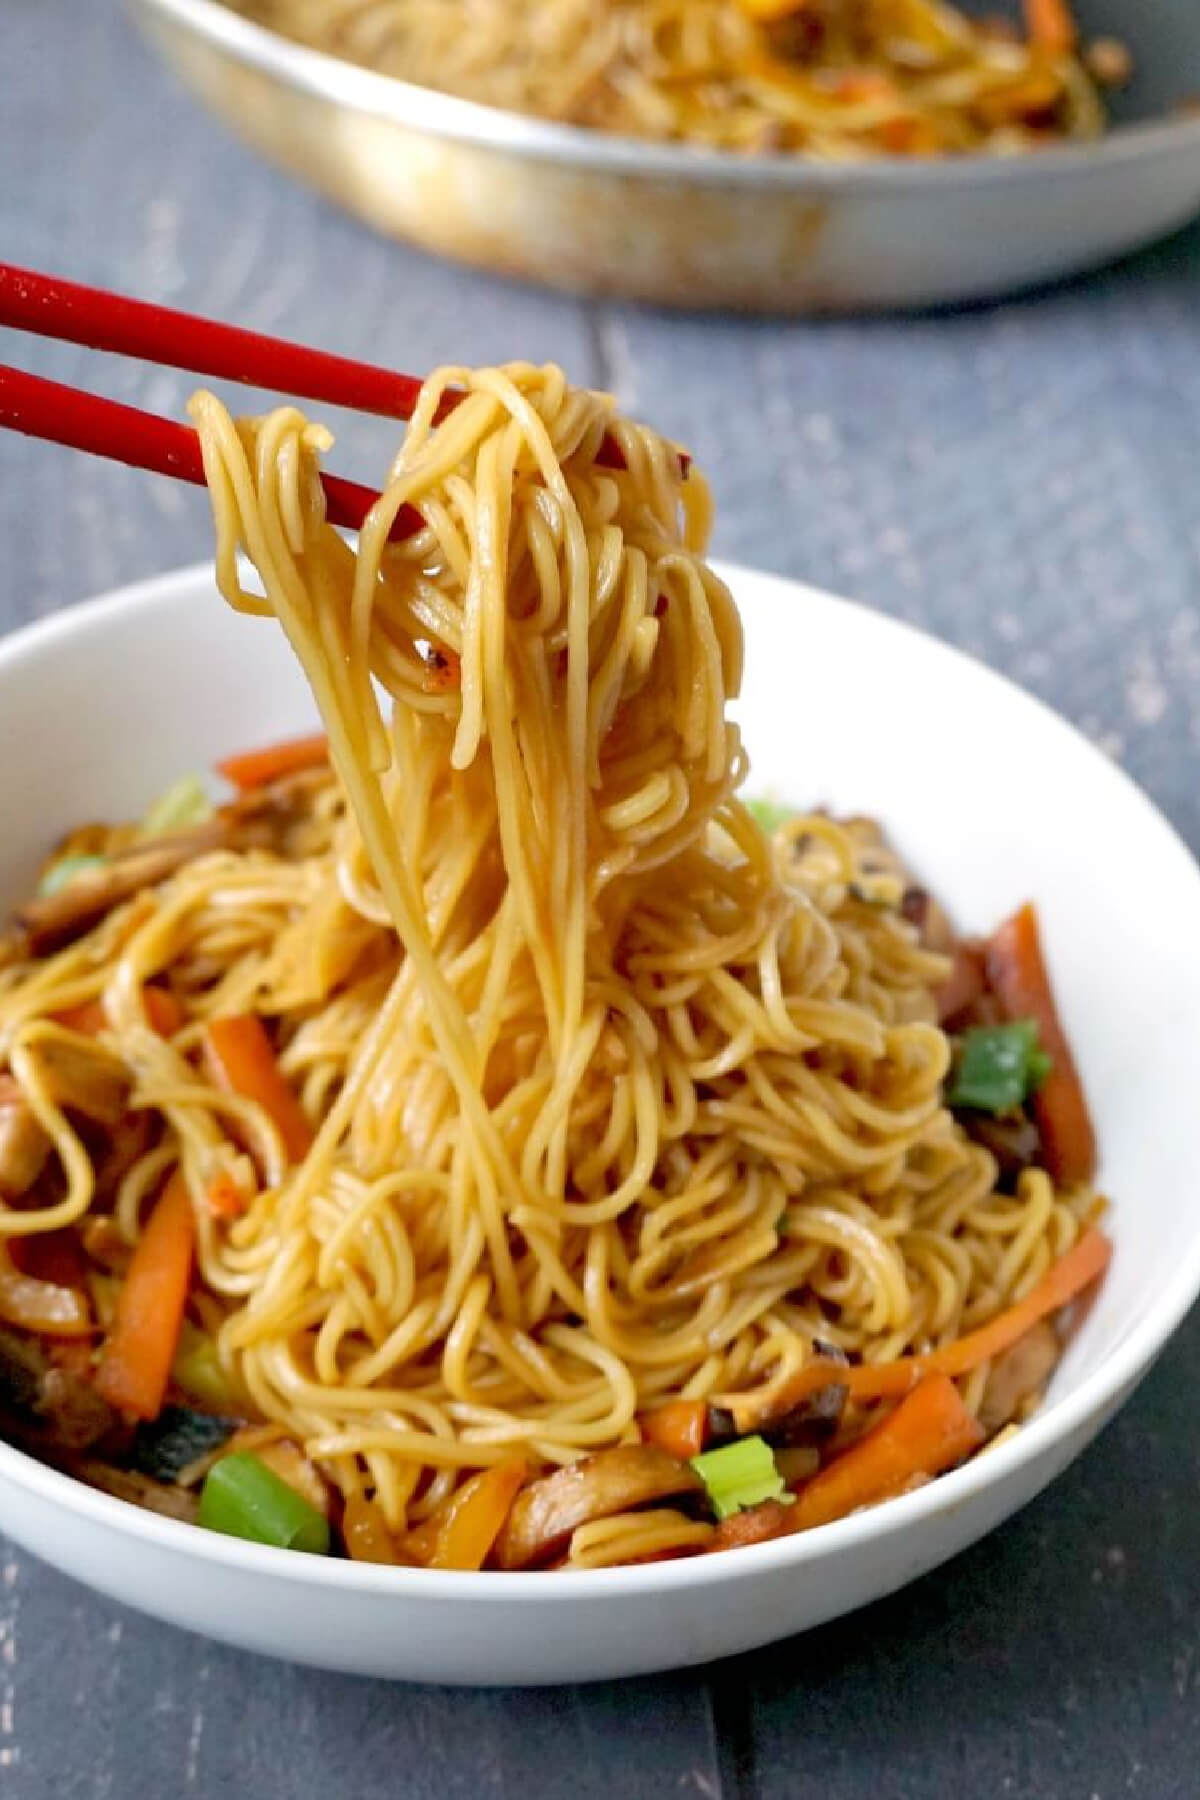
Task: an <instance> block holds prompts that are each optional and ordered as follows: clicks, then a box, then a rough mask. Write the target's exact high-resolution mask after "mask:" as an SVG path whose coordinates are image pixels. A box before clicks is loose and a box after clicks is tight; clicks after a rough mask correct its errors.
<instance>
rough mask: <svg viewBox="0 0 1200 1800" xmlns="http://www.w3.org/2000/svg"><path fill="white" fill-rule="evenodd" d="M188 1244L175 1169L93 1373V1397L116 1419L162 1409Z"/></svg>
mask: <svg viewBox="0 0 1200 1800" xmlns="http://www.w3.org/2000/svg"><path fill="white" fill-rule="evenodd" d="M194 1238H195V1221H194V1218H193V1214H192V1202H191V1198H190V1196H189V1194H188V1190H187V1183H186V1182H185V1180H184V1178H183V1175H182V1173H181V1172H180V1171H178V1170H176V1172H175V1174H174V1175H172V1177H171V1179H170V1180H169V1181H168V1183H167V1185H166V1187H165V1188H164V1189H163V1191H162V1194H161V1195H160V1196H159V1199H158V1201H157V1202H156V1204H155V1207H154V1211H153V1212H152V1213H151V1215H150V1218H149V1220H148V1222H147V1224H146V1227H145V1230H144V1231H143V1232H142V1235H141V1237H140V1238H139V1239H138V1243H137V1248H136V1249H135V1251H134V1253H133V1260H132V1261H131V1262H130V1265H129V1272H128V1274H127V1275H126V1277H125V1280H124V1282H123V1283H122V1284H121V1289H120V1292H119V1293H118V1295H117V1313H116V1318H115V1320H114V1321H113V1327H112V1330H111V1331H110V1332H109V1334H108V1337H107V1338H106V1340H105V1343H104V1348H103V1350H102V1351H101V1355H100V1366H99V1368H98V1369H97V1371H96V1387H97V1389H98V1391H99V1392H100V1394H101V1395H102V1396H103V1398H104V1399H105V1400H107V1401H108V1404H109V1405H110V1406H112V1407H114V1408H115V1409H116V1410H117V1411H118V1412H124V1413H132V1414H133V1416H134V1417H135V1418H139V1419H153V1418H156V1417H157V1415H158V1414H159V1413H160V1412H161V1410H162V1404H163V1399H164V1397H165V1395H166V1391H167V1380H168V1378H169V1376H170V1373H171V1363H172V1361H173V1360H174V1356H175V1350H176V1347H177V1345H178V1343H179V1334H180V1330H181V1328H182V1325H183V1309H184V1305H185V1303H186V1301H187V1291H188V1280H189V1277H190V1275H191V1268H192V1245H193V1241H194Z"/></svg>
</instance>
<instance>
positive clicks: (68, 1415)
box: [0, 1329, 116, 1450]
mask: <svg viewBox="0 0 1200 1800" xmlns="http://www.w3.org/2000/svg"><path fill="white" fill-rule="evenodd" d="M0 1412H3V1413H4V1414H5V1415H6V1416H7V1417H8V1418H9V1420H10V1422H11V1425H12V1429H13V1435H14V1436H16V1437H19V1438H22V1439H24V1440H27V1441H28V1442H29V1443H30V1444H31V1445H34V1446H44V1447H46V1448H54V1449H59V1450H86V1449H88V1448H89V1447H90V1446H91V1445H92V1444H97V1443H99V1442H100V1440H101V1439H102V1438H104V1437H106V1436H107V1435H108V1433H109V1432H110V1431H111V1430H112V1428H113V1426H114V1424H115V1422H116V1420H115V1416H114V1414H113V1413H112V1411H111V1410H110V1409H109V1407H108V1406H106V1405H105V1403H104V1401H103V1400H102V1399H101V1398H100V1396H99V1394H97V1392H96V1390H95V1389H94V1388H93V1387H92V1385H91V1383H90V1382H88V1381H85V1380H84V1379H83V1377H82V1376H80V1375H77V1374H75V1373H74V1372H73V1371H72V1370H71V1369H67V1368H60V1367H59V1366H58V1365H57V1364H56V1363H55V1362H54V1361H53V1359H52V1358H51V1356H50V1355H49V1354H48V1352H47V1351H46V1350H45V1349H44V1348H43V1346H42V1344H41V1343H39V1342H38V1340H37V1339H36V1338H33V1337H25V1336H23V1335H22V1334H21V1333H19V1332H15V1331H5V1330H3V1329H0Z"/></svg>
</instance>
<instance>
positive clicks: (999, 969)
mask: <svg viewBox="0 0 1200 1800" xmlns="http://www.w3.org/2000/svg"><path fill="white" fill-rule="evenodd" d="M987 973H988V980H989V983H990V985H991V988H992V991H993V992H994V993H995V995H996V996H997V998H998V999H999V1001H1000V1003H1001V1005H1002V1006H1003V1008H1004V1011H1005V1013H1006V1015H1007V1016H1008V1018H1010V1019H1032V1020H1033V1021H1034V1022H1035V1023H1036V1025H1037V1032H1038V1042H1039V1043H1040V1044H1041V1047H1042V1049H1043V1050H1044V1051H1045V1052H1046V1054H1047V1055H1048V1056H1049V1058H1050V1062H1051V1065H1052V1066H1051V1068H1050V1072H1049V1074H1048V1075H1047V1076H1046V1078H1045V1080H1044V1081H1043V1082H1042V1083H1041V1085H1040V1086H1039V1088H1038V1090H1037V1093H1036V1094H1035V1096H1034V1101H1033V1109H1034V1114H1035V1116H1036V1118H1037V1123H1038V1130H1039V1132H1040V1134H1041V1139H1042V1150H1043V1156H1044V1161H1045V1165H1046V1168H1047V1170H1048V1171H1049V1173H1050V1174H1051V1175H1052V1176H1053V1177H1054V1179H1055V1181H1057V1182H1060V1183H1061V1184H1062V1185H1063V1186H1064V1187H1070V1186H1072V1185H1073V1184H1075V1183H1076V1182H1083V1181H1090V1180H1091V1178H1092V1176H1093V1174H1094V1173H1095V1168H1096V1134H1095V1132H1094V1130H1093V1129H1092V1121H1091V1116H1090V1114H1089V1112H1088V1105H1087V1100H1086V1098H1085V1097H1084V1092H1083V1085H1082V1083H1081V1082H1080V1079H1079V1074H1078V1071H1077V1070H1076V1067H1075V1059H1074V1057H1073V1056H1072V1055H1071V1047H1070V1045H1069V1044H1068V1042H1067V1036H1066V1033H1065V1032H1064V1030H1063V1028H1062V1023H1061V1021H1060V1019H1059V1016H1058V1008H1057V1006H1056V1005H1055V1003H1054V992H1053V989H1052V988H1051V986H1050V977H1049V975H1048V973H1047V971H1046V962H1045V958H1044V956H1043V955H1042V942H1041V933H1040V931H1039V929H1038V919H1037V913H1036V911H1035V910H1034V908H1033V907H1032V906H1023V907H1022V908H1021V910H1020V911H1019V912H1018V913H1015V914H1014V915H1013V917H1012V918H1011V919H1009V920H1007V921H1006V922H1005V923H1004V924H1003V925H1001V927H1000V929H999V931H997V932H996V933H995V935H994V936H993V937H992V938H991V940H990V942H989V944H988V947H987Z"/></svg>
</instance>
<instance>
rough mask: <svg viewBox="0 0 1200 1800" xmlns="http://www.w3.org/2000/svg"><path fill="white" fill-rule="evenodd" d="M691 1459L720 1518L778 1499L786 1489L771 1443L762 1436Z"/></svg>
mask: <svg viewBox="0 0 1200 1800" xmlns="http://www.w3.org/2000/svg"><path fill="white" fill-rule="evenodd" d="M691 1463H692V1468H693V1469H695V1471H696V1473H697V1475H698V1476H699V1477H700V1479H701V1481H702V1482H703V1483H704V1485H705V1487H706V1488H707V1489H708V1497H709V1499H710V1500H711V1501H712V1504H713V1510H714V1511H715V1513H716V1515H717V1517H718V1519H727V1518H728V1517H729V1515H730V1513H735V1512H741V1511H742V1510H743V1508H745V1507H747V1506H757V1505H758V1504H759V1502H760V1501H763V1500H778V1498H779V1496H780V1495H781V1494H782V1493H784V1492H786V1489H785V1487H784V1481H783V1476H782V1475H781V1474H780V1473H779V1470H778V1469H777V1468H776V1466H775V1457H774V1455H773V1453H772V1450H771V1446H770V1445H769V1444H768V1443H767V1442H766V1441H765V1440H764V1439H763V1438H760V1437H744V1438H738V1439H737V1440H736V1441H735V1442H734V1443H732V1444H723V1445H722V1446H721V1448H720V1449H719V1450H706V1451H705V1452H704V1454H703V1456H693V1457H692V1459H691Z"/></svg>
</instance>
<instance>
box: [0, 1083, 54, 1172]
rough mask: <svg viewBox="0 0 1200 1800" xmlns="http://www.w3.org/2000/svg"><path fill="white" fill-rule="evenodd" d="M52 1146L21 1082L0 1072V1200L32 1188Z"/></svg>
mask: <svg viewBox="0 0 1200 1800" xmlns="http://www.w3.org/2000/svg"><path fill="white" fill-rule="evenodd" d="M50 1148H51V1146H50V1139H49V1138H48V1137H47V1135H46V1133H45V1132H44V1131H43V1130H42V1127H41V1126H40V1125H39V1123H38V1121H37V1119H36V1118H35V1117H34V1114H33V1110H32V1108H31V1107H30V1105H29V1102H28V1101H27V1100H26V1098H25V1096H24V1094H23V1093H22V1092H21V1088H20V1085H19V1083H18V1082H16V1081H15V1080H14V1079H13V1077H12V1076H11V1075H0V1200H19V1199H20V1198H21V1195H22V1194H27V1193H28V1192H29V1190H30V1188H31V1187H32V1186H33V1184H34V1182H35V1181H36V1180H37V1178H38V1176H39V1175H40V1174H41V1172H42V1170H43V1169H44V1168H45V1166H46V1159H47V1157H48V1156H49V1155H50Z"/></svg>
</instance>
